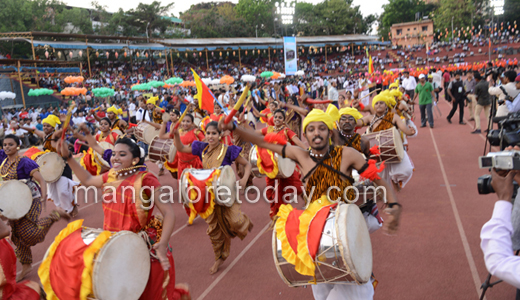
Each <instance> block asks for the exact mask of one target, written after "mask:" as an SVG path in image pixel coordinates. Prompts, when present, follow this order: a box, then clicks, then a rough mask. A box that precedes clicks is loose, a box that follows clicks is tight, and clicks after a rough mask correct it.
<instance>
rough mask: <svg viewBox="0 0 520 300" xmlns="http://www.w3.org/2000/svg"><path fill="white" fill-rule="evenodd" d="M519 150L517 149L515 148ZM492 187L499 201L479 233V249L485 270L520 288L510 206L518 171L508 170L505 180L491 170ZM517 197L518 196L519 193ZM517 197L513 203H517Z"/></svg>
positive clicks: (518, 266) (519, 273)
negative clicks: (482, 255)
mask: <svg viewBox="0 0 520 300" xmlns="http://www.w3.org/2000/svg"><path fill="white" fill-rule="evenodd" d="M515 149H518V150H520V148H515ZM491 176H492V180H491V185H492V186H493V189H494V190H495V192H496V194H497V197H498V201H497V202H495V208H494V210H493V215H492V217H491V220H489V221H488V222H487V223H486V224H484V226H483V227H482V230H481V232H480V239H481V243H480V248H481V249H482V252H483V253H484V261H485V263H486V268H487V269H488V271H489V273H491V275H494V276H496V277H498V278H500V279H502V280H503V281H504V282H507V283H509V284H511V285H513V286H515V287H516V288H520V257H518V256H516V255H515V254H514V253H513V241H512V238H511V237H512V235H513V225H512V222H511V216H512V210H513V204H512V203H511V198H512V197H513V179H514V180H515V181H517V182H519V181H520V173H519V172H518V171H510V172H509V174H508V175H507V176H505V177H502V176H500V175H498V173H496V171H495V170H492V171H491ZM518 195H520V193H518ZM518 195H517V197H516V199H515V202H516V203H520V202H519V201H520V197H519V196H518Z"/></svg>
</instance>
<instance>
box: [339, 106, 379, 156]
mask: <svg viewBox="0 0 520 300" xmlns="http://www.w3.org/2000/svg"><path fill="white" fill-rule="evenodd" d="M339 114H340V118H339V122H338V127H339V128H338V129H337V130H334V136H333V137H334V138H333V140H334V144H336V145H338V146H347V147H351V148H354V149H356V150H357V151H359V152H361V153H363V154H365V157H369V156H370V143H369V141H368V140H367V139H366V138H364V137H363V136H361V135H360V134H359V133H357V132H356V122H357V120H359V119H361V118H363V115H362V114H361V113H360V112H359V111H358V110H357V109H355V108H351V107H346V108H342V109H340V110H339Z"/></svg>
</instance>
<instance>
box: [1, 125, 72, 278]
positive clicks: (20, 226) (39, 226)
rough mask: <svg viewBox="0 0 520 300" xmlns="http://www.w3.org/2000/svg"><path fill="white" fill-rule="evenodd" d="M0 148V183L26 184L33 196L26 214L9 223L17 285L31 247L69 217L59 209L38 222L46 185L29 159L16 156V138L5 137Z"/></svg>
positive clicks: (24, 272)
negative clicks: (16, 263)
mask: <svg viewBox="0 0 520 300" xmlns="http://www.w3.org/2000/svg"><path fill="white" fill-rule="evenodd" d="M3 146H4V148H3V149H2V150H0V164H1V165H0V175H1V176H2V180H4V181H7V180H22V179H25V180H28V181H27V183H26V184H27V186H29V188H30V189H31V191H32V192H33V199H32V205H31V208H30V210H29V212H28V213H27V214H26V215H25V216H24V217H23V218H21V219H18V220H10V221H9V225H10V226H11V229H12V234H11V239H12V241H13V243H14V244H15V246H16V251H15V252H16V257H17V258H18V260H19V261H20V263H21V264H22V272H21V273H20V274H19V275H18V277H17V279H16V280H17V281H19V280H21V279H23V278H24V277H25V276H26V275H27V274H28V273H29V272H30V271H31V269H32V266H31V264H32V262H33V259H32V252H31V247H32V246H34V245H36V244H38V243H41V242H43V240H44V239H45V235H46V234H47V232H48V231H49V229H50V228H51V226H52V224H54V223H55V222H57V221H58V220H60V219H61V218H64V219H66V220H67V221H68V220H69V219H70V216H69V215H68V214H67V213H65V212H63V211H61V210H60V209H56V210H53V211H52V212H51V214H50V215H49V216H48V217H45V218H41V219H40V214H41V212H42V207H43V204H44V203H43V204H42V202H45V200H46V199H47V183H46V182H45V180H43V177H42V175H41V174H40V171H39V169H38V168H39V166H38V164H37V163H36V162H34V161H33V160H32V159H30V158H29V157H26V156H20V155H19V154H18V149H20V139H19V138H18V137H17V136H15V135H12V134H9V135H7V136H6V137H5V138H4V140H3ZM35 181H36V182H37V183H38V184H36V183H35ZM5 196H6V195H4V197H5ZM11 196H15V195H11ZM0 223H2V221H0ZM0 282H1V280H0Z"/></svg>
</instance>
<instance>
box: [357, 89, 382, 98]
mask: <svg viewBox="0 0 520 300" xmlns="http://www.w3.org/2000/svg"><path fill="white" fill-rule="evenodd" d="M380 90H381V89H375V90H373V91H371V92H370V93H368V95H365V96H363V97H361V98H359V99H358V100H361V99H364V98H366V97H368V96H370V95H372V94H373V93H375V92H377V91H380Z"/></svg>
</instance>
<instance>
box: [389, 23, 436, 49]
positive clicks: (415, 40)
mask: <svg viewBox="0 0 520 300" xmlns="http://www.w3.org/2000/svg"><path fill="white" fill-rule="evenodd" d="M390 31H391V34H392V45H394V46H405V47H407V46H414V45H426V44H431V43H433V21H432V20H428V19H425V20H421V21H416V22H407V23H399V24H394V25H392V27H390Z"/></svg>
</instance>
